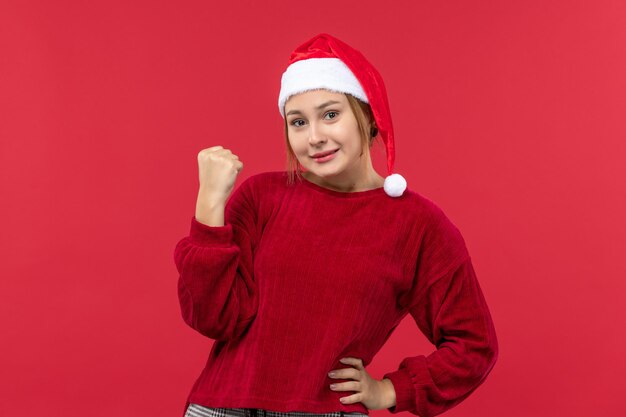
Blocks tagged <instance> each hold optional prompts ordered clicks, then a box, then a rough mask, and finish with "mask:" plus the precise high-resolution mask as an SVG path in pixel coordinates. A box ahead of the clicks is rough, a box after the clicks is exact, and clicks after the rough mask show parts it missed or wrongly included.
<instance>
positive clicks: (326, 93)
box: [285, 89, 347, 111]
mask: <svg viewBox="0 0 626 417" xmlns="http://www.w3.org/2000/svg"><path fill="white" fill-rule="evenodd" d="M329 100H335V101H338V102H340V103H344V102H346V101H347V99H346V96H345V95H344V94H343V93H336V92H333V91H330V90H326V89H316V90H309V91H305V92H303V93H299V94H294V95H293V96H291V97H289V99H288V100H287V101H286V102H285V111H289V110H290V109H293V108H298V109H300V108H301V107H302V108H305V107H315V106H316V105H318V104H321V103H323V102H325V101H329Z"/></svg>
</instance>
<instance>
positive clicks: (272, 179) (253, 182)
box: [240, 171, 287, 191]
mask: <svg viewBox="0 0 626 417" xmlns="http://www.w3.org/2000/svg"><path fill="white" fill-rule="evenodd" d="M286 180H287V172H286V171H265V172H258V173H256V174H252V175H250V176H249V177H247V178H246V179H244V180H243V181H242V182H241V185H240V187H247V188H250V189H252V190H253V191H258V190H259V188H264V187H271V186H275V185H279V184H284V183H285V182H286Z"/></svg>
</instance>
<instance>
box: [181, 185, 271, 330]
mask: <svg viewBox="0 0 626 417" xmlns="http://www.w3.org/2000/svg"><path fill="white" fill-rule="evenodd" d="M257 217H258V215H257V207H256V204H255V203H254V197H253V190H252V187H251V178H248V179H246V180H245V181H244V182H242V184H241V185H240V186H239V188H237V189H236V190H235V191H234V192H233V194H232V195H231V197H230V199H229V200H228V202H227V203H226V206H225V213H224V219H225V220H224V223H225V224H224V225H223V226H210V225H207V224H204V223H201V222H199V221H198V220H197V219H196V217H195V216H193V217H192V218H191V228H190V232H189V235H188V236H186V237H184V238H182V239H181V240H180V241H179V242H178V243H177V244H176V247H175V249H174V261H175V264H176V268H177V270H178V272H179V279H178V298H179V303H180V307H181V313H182V316H183V320H184V321H185V322H186V323H187V324H188V325H189V326H190V327H192V328H193V329H195V330H197V331H198V332H200V333H201V334H203V335H205V336H207V337H209V338H211V339H215V340H228V339H231V338H236V337H239V336H240V335H241V334H242V333H243V332H244V331H245V329H246V328H247V327H248V325H249V324H250V323H251V322H252V320H253V319H254V318H255V317H256V313H257V308H258V302H259V298H258V297H259V296H258V287H257V284H256V282H255V280H254V274H253V250H254V247H255V246H256V244H257V242H258V227H257V225H258V222H257Z"/></svg>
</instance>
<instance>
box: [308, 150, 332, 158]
mask: <svg viewBox="0 0 626 417" xmlns="http://www.w3.org/2000/svg"><path fill="white" fill-rule="evenodd" d="M338 150H339V148H337V149H335V150H331V151H324V152H318V153H316V154H313V155H311V158H320V157H322V156H326V155H330V154H331V153H335V152H337V151H338Z"/></svg>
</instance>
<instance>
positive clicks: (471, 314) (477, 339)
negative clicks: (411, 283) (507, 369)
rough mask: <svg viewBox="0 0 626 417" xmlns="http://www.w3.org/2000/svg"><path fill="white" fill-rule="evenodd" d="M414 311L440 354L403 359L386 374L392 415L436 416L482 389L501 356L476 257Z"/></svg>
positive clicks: (432, 289) (440, 281) (446, 278)
mask: <svg viewBox="0 0 626 417" xmlns="http://www.w3.org/2000/svg"><path fill="white" fill-rule="evenodd" d="M409 312H410V314H411V316H412V317H413V318H414V319H415V322H416V323H417V325H418V327H419V328H420V330H421V331H422V332H423V333H424V335H426V337H427V338H428V340H430V341H431V343H433V344H434V345H435V346H436V347H437V350H436V351H434V352H433V353H431V354H430V355H428V356H424V355H418V356H413V357H408V358H404V359H403V360H402V362H401V363H400V366H399V369H398V370H397V371H395V372H389V373H387V374H385V375H384V378H388V379H390V380H391V382H392V383H393V386H394V390H395V396H396V405H395V406H394V407H391V408H389V409H388V410H389V411H390V412H391V413H394V414H395V413H398V412H400V411H409V412H411V413H413V414H416V415H419V416H420V417H430V416H435V415H438V414H441V413H443V412H444V411H446V410H448V409H450V408H452V407H454V406H455V405H457V404H459V403H460V402H461V401H462V400H464V399H465V398H467V397H468V396H469V395H470V394H471V393H472V392H473V391H474V390H475V389H476V388H478V386H479V385H481V384H482V382H483V381H484V380H485V378H486V377H487V375H488V374H489V373H490V372H491V369H492V368H493V367H494V365H495V362H496V360H497V357H498V342H497V339H496V333H495V328H494V325H493V321H492V319H491V314H490V312H489V309H488V307H487V303H486V302H485V299H484V296H483V293H482V291H481V288H480V285H479V283H478V280H477V279H476V275H475V272H474V268H473V266H472V263H471V258H469V257H468V258H467V259H466V260H465V261H464V262H463V263H462V264H461V265H460V266H459V267H458V268H456V269H454V270H452V271H450V272H449V273H447V274H445V275H444V276H442V277H441V278H439V279H437V280H436V281H435V282H433V283H432V284H431V285H430V286H429V288H428V290H427V293H426V295H425V297H424V299H422V300H418V301H417V302H416V304H415V305H413V306H411V307H410V309H409Z"/></svg>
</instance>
